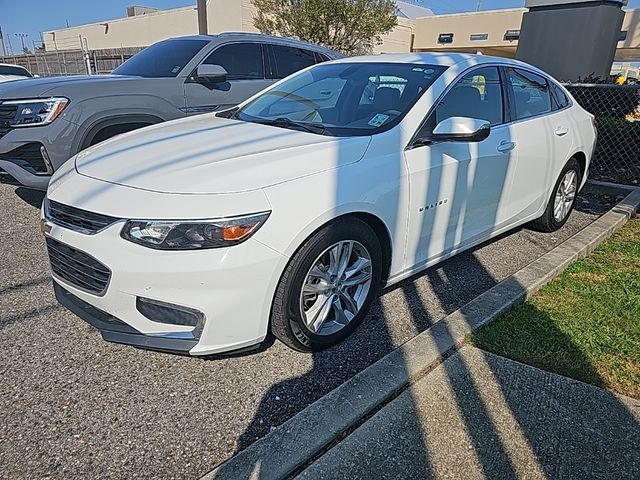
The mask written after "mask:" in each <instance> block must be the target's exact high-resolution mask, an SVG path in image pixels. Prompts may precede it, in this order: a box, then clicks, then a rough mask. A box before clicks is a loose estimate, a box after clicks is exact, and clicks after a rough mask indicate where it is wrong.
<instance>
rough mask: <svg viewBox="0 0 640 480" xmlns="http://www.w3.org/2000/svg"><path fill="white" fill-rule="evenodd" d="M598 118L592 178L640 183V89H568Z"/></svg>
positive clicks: (572, 86)
mask: <svg viewBox="0 0 640 480" xmlns="http://www.w3.org/2000/svg"><path fill="white" fill-rule="evenodd" d="M565 86H566V87H567V89H568V90H569V91H570V92H571V94H572V95H573V97H574V98H575V99H576V101H577V102H578V103H579V104H580V105H582V107H583V108H584V109H585V110H587V111H589V112H591V113H592V114H594V115H595V116H596V119H597V121H598V143H597V145H596V150H595V152H594V154H593V160H592V163H591V169H590V176H591V178H594V179H596V180H604V181H608V182H615V183H625V184H629V185H638V184H639V183H640V85H609V84H569V85H565Z"/></svg>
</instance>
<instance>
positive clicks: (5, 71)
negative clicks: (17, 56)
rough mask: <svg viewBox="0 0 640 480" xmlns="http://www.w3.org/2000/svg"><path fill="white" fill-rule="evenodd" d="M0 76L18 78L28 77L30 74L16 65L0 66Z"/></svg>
mask: <svg viewBox="0 0 640 480" xmlns="http://www.w3.org/2000/svg"><path fill="white" fill-rule="evenodd" d="M0 75H16V76H18V77H30V76H31V74H30V73H29V72H28V71H27V70H26V69H24V68H22V67H18V66H17V65H0Z"/></svg>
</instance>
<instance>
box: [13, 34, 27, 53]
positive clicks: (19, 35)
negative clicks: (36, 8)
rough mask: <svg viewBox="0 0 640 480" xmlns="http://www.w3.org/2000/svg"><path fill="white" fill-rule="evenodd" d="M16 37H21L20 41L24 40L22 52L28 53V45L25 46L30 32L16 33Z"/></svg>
mask: <svg viewBox="0 0 640 480" xmlns="http://www.w3.org/2000/svg"><path fill="white" fill-rule="evenodd" d="M14 35H15V36H16V37H20V41H21V42H22V53H26V50H27V47H25V46H24V39H25V38H27V37H28V36H29V34H28V33H14Z"/></svg>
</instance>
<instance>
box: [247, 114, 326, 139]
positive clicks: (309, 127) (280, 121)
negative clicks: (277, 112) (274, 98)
mask: <svg viewBox="0 0 640 480" xmlns="http://www.w3.org/2000/svg"><path fill="white" fill-rule="evenodd" d="M257 123H262V124H263V125H273V126H274V127H283V128H299V129H300V130H304V131H306V132H309V133H317V134H319V135H322V134H323V133H324V125H318V124H313V123H302V122H294V121H293V120H291V119H290V118H287V117H278V118H275V119H273V120H271V119H261V120H258V121H257Z"/></svg>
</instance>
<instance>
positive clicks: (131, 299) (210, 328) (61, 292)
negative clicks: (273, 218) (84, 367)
mask: <svg viewBox="0 0 640 480" xmlns="http://www.w3.org/2000/svg"><path fill="white" fill-rule="evenodd" d="M123 223H124V221H119V222H117V223H115V224H113V225H111V226H110V227H108V228H106V229H105V230H103V231H100V232H99V233H97V234H94V235H86V234H82V233H79V232H75V231H72V230H69V229H66V228H63V227H61V226H58V225H55V224H51V223H49V222H48V221H46V220H43V225H44V228H43V231H44V232H45V235H46V236H48V237H50V238H53V239H55V240H57V241H58V242H62V243H64V244H66V245H69V246H71V247H73V248H75V249H76V250H79V251H80V252H84V253H87V254H89V255H91V256H93V257H95V258H96V259H98V260H99V261H100V262H102V263H103V264H104V265H106V266H108V268H109V269H110V270H111V272H112V273H111V278H110V280H109V284H108V287H107V288H106V291H104V293H101V294H100V295H96V294H92V293H90V292H87V291H86V290H84V289H81V288H78V286H77V285H74V284H72V283H70V282H69V281H67V280H65V279H63V278H60V277H58V276H56V275H55V274H53V278H54V290H55V294H56V297H57V298H58V300H59V301H60V303H61V304H62V305H64V306H65V307H66V308H68V309H69V310H71V311H72V312H73V313H75V314H76V315H78V316H79V317H80V318H82V319H84V320H85V321H87V322H88V323H90V324H91V325H93V326H95V327H96V328H98V329H99V330H100V332H101V334H102V336H103V338H104V339H105V340H107V341H111V342H117V343H125V344H129V345H134V346H137V347H142V348H148V349H154V350H162V351H169V352H177V353H183V354H189V355H209V354H214V353H221V352H228V351H234V350H240V349H244V348H247V347H251V346H254V345H256V344H259V343H260V342H262V341H263V340H264V338H265V337H266V334H267V329H268V321H269V314H270V308H271V300H272V299H273V294H274V291H275V287H276V284H277V280H278V278H279V274H278V272H279V271H281V268H283V265H284V262H285V260H286V259H285V258H284V257H283V256H282V255H281V254H279V253H277V252H275V251H274V250H272V249H271V248H269V247H266V246H265V245H263V244H261V243H260V242H257V241H254V240H253V239H250V240H248V241H247V242H244V243H242V244H240V245H236V246H234V247H230V248H222V249H210V250H202V251H178V252H169V251H167V252H165V251H157V250H152V249H149V248H146V247H143V246H140V245H136V244H133V243H131V242H127V241H126V240H123V239H122V238H120V229H121V228H122V225H123ZM140 298H144V299H151V300H155V301H158V302H163V303H165V304H170V305H175V306H180V307H184V308H187V309H193V310H195V311H198V312H201V313H202V314H203V315H204V325H203V326H202V328H201V330H200V331H198V332H197V334H194V333H193V332H194V330H195V329H194V328H193V327H190V326H187V325H176V324H170V323H163V322H162V321H158V320H157V319H154V320H151V319H149V318H147V317H146V316H145V315H143V314H142V313H141V312H140V311H139V310H138V308H137V306H136V305H137V303H136V302H137V300H139V299H140Z"/></svg>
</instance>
